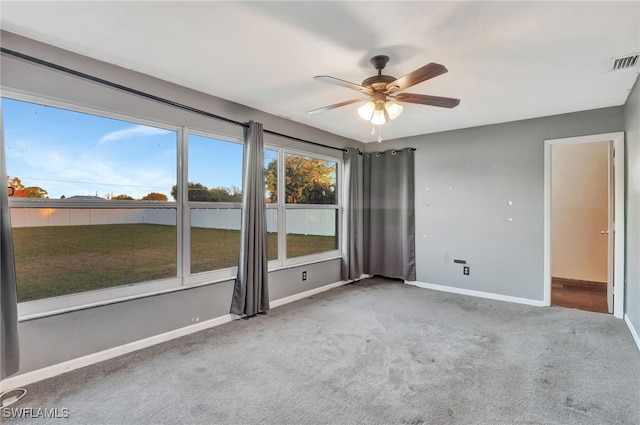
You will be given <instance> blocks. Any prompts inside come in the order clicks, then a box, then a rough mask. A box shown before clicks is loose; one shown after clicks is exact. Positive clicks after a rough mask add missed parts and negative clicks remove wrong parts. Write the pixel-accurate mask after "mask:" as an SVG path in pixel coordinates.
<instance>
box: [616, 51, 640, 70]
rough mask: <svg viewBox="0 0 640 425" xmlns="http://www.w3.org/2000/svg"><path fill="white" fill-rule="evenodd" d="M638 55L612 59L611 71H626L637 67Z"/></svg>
mask: <svg viewBox="0 0 640 425" xmlns="http://www.w3.org/2000/svg"><path fill="white" fill-rule="evenodd" d="M639 55H640V53H636V54H633V55H629V56H623V57H620V58H614V59H613V71H617V70H619V69H627V68H633V67H634V66H637V65H639V64H640V63H639V62H638V56H639Z"/></svg>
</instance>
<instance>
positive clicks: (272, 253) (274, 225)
mask: <svg viewBox="0 0 640 425" xmlns="http://www.w3.org/2000/svg"><path fill="white" fill-rule="evenodd" d="M278 168H279V161H278V151H277V150H272V149H265V150H264V187H265V188H264V198H265V202H266V204H267V258H268V260H269V261H274V260H277V259H278V258H279V251H278V248H279V241H278V214H279V212H278Z"/></svg>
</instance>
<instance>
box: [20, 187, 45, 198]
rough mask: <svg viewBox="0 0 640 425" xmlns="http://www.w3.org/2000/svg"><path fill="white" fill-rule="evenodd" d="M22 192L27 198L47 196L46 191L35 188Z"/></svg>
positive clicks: (28, 188)
mask: <svg viewBox="0 0 640 425" xmlns="http://www.w3.org/2000/svg"><path fill="white" fill-rule="evenodd" d="M24 191H25V192H26V194H27V198H48V197H49V194H48V193H47V191H46V190H44V189H43V188H41V187H37V186H30V187H26V188H25V189H24Z"/></svg>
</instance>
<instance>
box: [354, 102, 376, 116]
mask: <svg viewBox="0 0 640 425" xmlns="http://www.w3.org/2000/svg"><path fill="white" fill-rule="evenodd" d="M375 110H376V105H375V103H373V101H371V100H370V101H368V102H367V103H365V104H364V105H362V106H361V107H359V108H358V115H360V118H362V119H363V120H365V121H370V120H371V118H372V117H373V112H374V111H375Z"/></svg>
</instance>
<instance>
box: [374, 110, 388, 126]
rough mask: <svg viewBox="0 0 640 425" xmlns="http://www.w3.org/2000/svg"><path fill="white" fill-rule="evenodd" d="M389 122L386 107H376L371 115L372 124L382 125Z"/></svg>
mask: <svg viewBox="0 0 640 425" xmlns="http://www.w3.org/2000/svg"><path fill="white" fill-rule="evenodd" d="M386 122H387V118H386V117H385V110H384V109H376V111H375V112H374V113H373V117H371V124H373V125H382V124H384V123H386Z"/></svg>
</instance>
